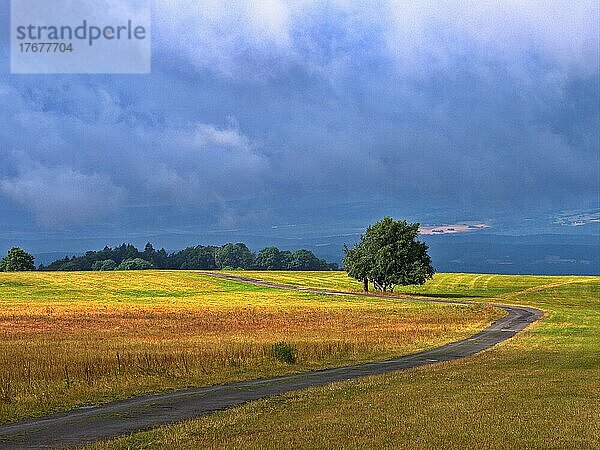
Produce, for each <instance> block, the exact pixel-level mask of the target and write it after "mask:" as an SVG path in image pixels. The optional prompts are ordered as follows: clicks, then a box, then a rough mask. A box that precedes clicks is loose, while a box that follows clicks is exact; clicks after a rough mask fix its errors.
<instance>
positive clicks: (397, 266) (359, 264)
mask: <svg viewBox="0 0 600 450" xmlns="http://www.w3.org/2000/svg"><path fill="white" fill-rule="evenodd" d="M418 234H419V224H418V223H413V224H409V223H407V222H406V221H405V220H393V219H392V218H390V217H385V218H384V219H383V220H381V221H379V222H377V223H376V224H374V225H371V226H370V227H368V228H367V230H366V232H365V234H363V235H362V236H361V237H360V241H359V242H358V243H357V244H356V245H354V247H352V248H348V247H347V246H344V253H345V256H344V269H345V270H346V272H348V275H350V276H351V277H353V278H356V279H357V280H360V281H362V283H363V287H364V290H365V291H367V290H368V289H369V282H372V283H373V285H374V286H375V289H377V290H380V291H388V290H389V291H393V290H394V287H395V286H398V285H401V286H406V285H410V284H423V283H425V281H427V280H428V279H429V278H431V277H432V276H433V274H434V273H435V270H434V269H433V267H432V265H431V258H430V257H429V255H428V253H427V249H428V247H427V244H425V243H423V242H420V241H419V240H417V236H418Z"/></svg>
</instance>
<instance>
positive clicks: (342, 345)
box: [0, 271, 501, 422]
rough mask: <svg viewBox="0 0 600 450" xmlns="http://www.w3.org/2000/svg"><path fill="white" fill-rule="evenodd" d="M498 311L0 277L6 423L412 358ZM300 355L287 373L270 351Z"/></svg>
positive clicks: (100, 276) (99, 279)
mask: <svg viewBox="0 0 600 450" xmlns="http://www.w3.org/2000/svg"><path fill="white" fill-rule="evenodd" d="M500 314H501V312H499V311H498V310H495V309H492V308H489V307H481V306H476V307H465V306H453V305H433V304H423V303H418V302H397V301H393V300H390V299H381V300H379V299H365V298H339V297H331V296H324V295H316V294H310V293H301V292H290V291H279V290H274V289H268V288H259V287H252V286H247V285H244V284H239V283H234V282H229V281H224V280H217V279H213V278H209V277H206V276H203V275H200V274H197V273H193V272H183V271H177V272H168V271H166V272H156V271H145V272H104V273H100V272H94V273H92V272H90V273H47V272H41V273H40V272H38V273H1V274H0V336H1V339H0V421H1V422H8V421H14V420H18V419H21V418H25V417H31V416H37V415H42V414H46V413H50V412H53V411H59V410H65V409H68V408H72V407H75V406H81V405H86V404H91V403H98V402H106V401H110V400H114V399H119V398H125V397H128V396H132V395H140V394H143V393H149V392H158V391H165V390H170V389H175V388H183V387H187V386H202V385H210V384H217V383H223V382H227V381H233V380H242V379H250V378H258V377H263V376H270V375H276V374H282V373H290V372H297V371H304V370H309V369H315V368H322V367H328V366H336V365H342V364H347V363H350V362H359V361H365V360H372V359H380V358H386V357H391V356H395V355H401V354H406V353H412V352H415V351H417V350H420V349H424V348H429V347H433V346H437V345H440V344H442V343H444V342H448V341H452V340H456V339H459V338H462V337H465V336H466V335H469V334H472V333H474V332H475V331H476V330H478V329H481V328H483V327H484V326H486V325H487V324H489V323H490V322H491V321H493V320H494V319H495V318H497V317H499V315H500ZM280 341H285V342H287V343H289V344H290V345H292V346H293V347H295V348H296V352H297V358H298V359H297V362H296V363H295V364H291V365H288V364H286V363H284V362H280V361H278V360H276V359H274V358H273V357H272V355H271V347H272V345H273V344H275V343H277V342H280Z"/></svg>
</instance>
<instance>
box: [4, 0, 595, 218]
mask: <svg viewBox="0 0 600 450" xmlns="http://www.w3.org/2000/svg"><path fill="white" fill-rule="evenodd" d="M567 6H568V7H567ZM155 22H156V23H155V25H154V32H155V36H156V39H155V43H154V55H155V56H154V61H153V74H152V75H151V76H149V77H119V76H114V77H110V76H105V77H101V76H90V77H86V76H81V77H78V76H75V77H60V76H56V77H42V76H39V77H15V76H9V75H4V76H2V77H1V78H0V102H1V104H2V108H1V109H0V122H1V123H2V124H3V126H2V128H1V131H0V136H1V138H0V139H1V140H0V157H1V158H2V165H1V166H0V196H4V199H5V200H8V201H10V202H12V204H13V205H18V206H19V207H21V208H23V209H24V210H27V211H29V212H30V213H31V214H33V216H34V217H35V218H36V219H37V221H38V222H39V223H40V224H41V225H42V226H45V227H55V228H56V227H58V228H60V227H65V226H68V225H73V224H74V223H76V224H85V223H88V222H90V221H94V220H95V218H97V217H100V216H101V217H111V216H114V215H118V214H124V213H128V214H131V211H132V207H134V206H136V207H137V206H145V207H150V208H152V207H153V206H164V205H174V206H182V207H188V208H190V209H192V210H193V211H196V212H195V214H197V216H198V217H199V218H200V217H203V216H207V215H211V216H212V215H214V210H215V209H216V210H218V211H219V217H218V218H217V219H216V220H217V222H218V223H220V224H221V225H227V226H236V225H238V224H239V223H240V222H244V221H250V222H251V221H255V222H260V221H268V220H274V221H275V220H276V219H275V218H274V217H272V216H273V215H274V214H275V212H273V213H272V214H271V213H269V211H270V210H272V211H277V214H278V215H282V214H283V215H285V214H286V211H287V214H289V215H293V213H292V211H295V210H296V208H298V207H299V205H298V203H302V204H303V205H304V208H301V210H302V211H309V210H310V209H311V207H312V206H314V205H318V204H320V203H327V204H331V203H335V202H336V201H337V202H338V203H340V204H341V203H345V202H347V201H348V200H349V199H350V200H352V201H366V200H367V201H368V200H369V199H372V198H377V199H380V200H381V201H383V202H386V203H387V204H389V205H390V207H398V206H399V205H408V204H410V205H412V207H413V210H416V211H419V210H422V211H426V210H428V209H430V208H432V207H441V206H443V207H446V208H448V209H450V210H452V209H455V208H460V209H461V211H466V212H467V213H468V214H470V215H471V216H477V215H479V216H480V217H481V215H482V214H486V217H490V214H491V213H490V212H493V211H494V210H495V209H510V210H511V211H512V213H513V214H517V215H518V214H526V213H527V212H528V211H529V210H530V209H531V208H534V207H539V206H540V205H541V206H544V207H552V208H556V209H558V208H562V207H571V208H577V207H579V206H587V205H589V204H593V203H594V202H597V195H598V194H597V193H598V188H599V186H598V178H599V173H598V164H599V163H598V152H599V149H598V96H599V93H598V38H597V36H598V6H597V5H596V3H595V2H579V3H576V4H569V5H566V4H565V3H564V2H554V3H550V4H548V3H547V2H543V3H542V2H539V3H538V2H529V3H527V4H523V3H522V2H504V3H501V4H497V5H496V4H494V5H489V4H488V5H482V4H481V2H473V3H472V4H470V5H466V6H464V7H463V8H460V9H459V8H458V7H457V3H456V2H448V3H446V2H431V3H429V2H419V3H416V4H413V5H411V6H410V7H408V6H406V3H404V2H398V3H396V2H389V3H381V2H377V3H376V4H375V3H374V4H372V5H366V4H361V5H360V6H358V5H356V4H355V2H333V3H330V4H329V5H328V6H327V7H325V6H324V5H323V4H322V3H320V2H308V1H307V2H293V4H288V3H286V2H280V1H275V0H273V1H264V2H237V3H236V2H233V3H232V2H210V7H209V6H208V4H206V5H203V4H202V3H201V2H192V1H183V0H181V1H174V2H169V3H168V4H167V3H162V4H158V5H157V8H156V10H155ZM253 199H254V200H253ZM254 201H255V202H256V206H255V208H252V206H250V207H248V206H245V207H244V208H243V209H242V208H240V209H237V208H236V207H235V206H232V205H235V204H236V203H235V202H245V203H250V204H253V203H252V202H254ZM215 205H217V206H215ZM300 206H302V205H300ZM209 211H210V212H209ZM282 211H283V212H282ZM483 211H485V213H484V212H483ZM309 214H310V213H309ZM312 214H318V212H313V213H312ZM323 214H325V215H326V214H327V212H326V211H325V212H323ZM169 220H171V221H176V218H170V219H169Z"/></svg>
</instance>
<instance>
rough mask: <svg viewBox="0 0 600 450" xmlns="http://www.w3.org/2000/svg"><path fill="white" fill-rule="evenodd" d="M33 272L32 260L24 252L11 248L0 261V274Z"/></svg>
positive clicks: (17, 248)
mask: <svg viewBox="0 0 600 450" xmlns="http://www.w3.org/2000/svg"><path fill="white" fill-rule="evenodd" d="M29 270H35V264H34V258H33V256H32V255H30V254H29V253H27V252H26V251H25V250H23V249H21V248H19V247H13V248H11V249H10V250H9V251H8V254H7V255H6V256H5V257H4V258H2V260H0V272H25V271H29Z"/></svg>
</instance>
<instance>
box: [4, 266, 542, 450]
mask: <svg viewBox="0 0 600 450" xmlns="http://www.w3.org/2000/svg"><path fill="white" fill-rule="evenodd" d="M202 273H203V274H204V275H209V276H212V277H218V278H224V279H227V280H231V281H236V282H241V283H248V284H253V285H256V286H264V287H270V288H276V289H286V290H296V291H305V292H313V293H317V294H327V295H349V296H361V297H378V296H377V295H376V294H369V293H354V292H343V291H335V290H328V289H314V288H304V287H296V286H286V285H280V284H275V283H268V282H264V281H258V280H253V279H249V278H244V277H239V276H235V275H229V274H222V273H215V272H202ZM391 298H397V299H399V300H403V299H404V300H406V298H402V297H391ZM410 300H411V301H415V300H417V299H414V298H411V299H410ZM423 301H425V302H435V303H452V304H469V303H468V302H458V301H451V300H441V299H427V300H423ZM493 306H496V307H498V308H501V309H503V310H504V311H506V313H507V314H506V315H505V316H504V317H502V318H501V319H499V320H498V321H496V322H494V323H493V324H492V325H490V326H489V327H487V328H485V329H484V330H482V331H480V332H479V333H476V334H474V335H473V336H471V337H468V338H466V339H462V340H460V341H455V342H451V343H449V344H446V345H443V346H441V347H437V348H434V349H432V350H427V351H423V352H420V353H415V354H412V355H407V356H402V357H399V358H394V359H389V360H386V361H377V362H371V363H365V364H357V365H354V366H346V367H338V368H334V369H326V370H319V371H314V372H305V373H300V374H296V375H286V376H280V377H274V378H268V379H261V380H251V381H242V382H238V383H231V384H225V385H219V386H212V387H203V388H194V389H186V390H181V391H175V392H170V393H166V394H156V395H149V396H145V397H136V398H131V399H128V400H123V401H118V402H114V403H109V404H105V405H100V406H90V407H84V408H78V409H74V410H71V411H68V412H65V413H60V414H54V415H51V416H47V417H41V418H38V419H32V420H27V421H23V422H18V423H14V424H8V425H2V426H0V449H11V450H12V449H21V448H28V449H31V448H63V447H71V446H82V445H85V444H88V443H90V442H94V441H97V440H101V439H109V438H113V437H116V436H121V435H124V434H129V433H133V432H135V431H140V430H145V429H149V428H154V427H157V426H160V425H165V424H170V423H174V422H180V421H182V420H187V419H192V418H195V417H198V416H202V415H206V414H210V413H211V412H214V411H218V410H222V409H225V408H231V407H233V406H237V405H240V404H242V403H246V402H249V401H251V400H257V399H259V398H264V397H270V396H273V395H278V394H283V393H285V392H289V391H294V390H298V389H304V388H307V387H311V386H321V385H324V384H328V383H331V382H334V381H342V380H349V379H352V378H357V377H363V376H367V375H376V374H381V373H384V372H390V371H394V370H404V369H408V368H411V367H417V366H422V365H425V364H431V363H435V362H438V361H450V360H453V359H458V358H463V357H465V356H469V355H473V354H475V353H478V352H480V351H482V350H485V349H487V348H490V347H492V346H494V345H496V344H497V343H499V342H502V341H504V340H506V339H509V338H511V337H513V336H514V335H515V334H517V333H518V332H520V331H522V330H523V329H525V328H526V327H527V326H528V325H529V324H531V323H533V322H535V321H536V320H538V319H540V318H541V317H542V315H543V311H541V310H539V309H535V308H528V307H521V306H509V305H500V304H494V305H493Z"/></svg>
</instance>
